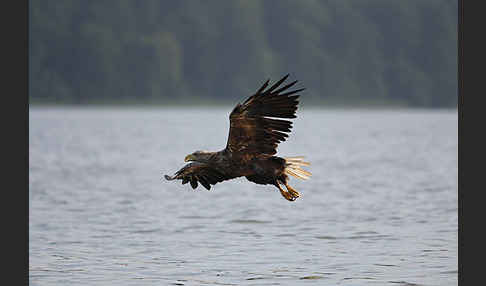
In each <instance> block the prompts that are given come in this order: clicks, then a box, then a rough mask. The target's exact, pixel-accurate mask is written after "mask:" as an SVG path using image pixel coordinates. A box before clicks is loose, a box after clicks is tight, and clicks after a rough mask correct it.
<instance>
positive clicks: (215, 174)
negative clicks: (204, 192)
mask: <svg viewBox="0 0 486 286" xmlns="http://www.w3.org/2000/svg"><path fill="white" fill-rule="evenodd" d="M165 178H166V179H167V180H175V179H180V180H182V184H187V183H188V182H189V183H190V184H191V186H192V188H193V189H195V188H197V186H198V185H197V183H198V182H199V183H201V185H203V186H204V187H205V188H206V189H208V190H210V189H211V185H215V184H217V183H219V182H222V181H225V180H228V179H231V178H230V177H228V176H226V175H224V174H223V173H222V172H220V171H218V170H217V169H215V168H214V167H211V165H209V164H204V163H198V162H192V163H189V164H187V165H185V166H184V167H182V168H181V169H180V170H179V171H177V172H175V174H174V176H172V177H171V176H168V175H165Z"/></svg>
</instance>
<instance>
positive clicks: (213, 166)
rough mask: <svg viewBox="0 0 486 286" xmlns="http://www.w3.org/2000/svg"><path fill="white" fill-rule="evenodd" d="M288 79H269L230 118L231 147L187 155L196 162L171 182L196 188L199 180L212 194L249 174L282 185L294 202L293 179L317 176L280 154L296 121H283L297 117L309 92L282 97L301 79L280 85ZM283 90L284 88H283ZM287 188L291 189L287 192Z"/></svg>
mask: <svg viewBox="0 0 486 286" xmlns="http://www.w3.org/2000/svg"><path fill="white" fill-rule="evenodd" d="M287 77H288V75H287V76H285V77H284V78H282V79H281V80H279V81H278V82H277V83H275V84H274V85H272V86H271V87H270V88H268V89H267V90H265V88H266V87H267V86H268V82H269V81H268V80H267V81H266V82H265V83H264V84H263V86H262V87H261V88H260V89H259V90H258V91H257V92H256V93H255V94H254V95H252V96H250V97H249V98H248V99H247V100H246V101H245V102H244V103H243V104H238V105H236V106H235V108H234V109H233V111H232V112H231V114H230V131H229V135H228V142H227V145H226V148H225V149H223V150H221V151H218V152H203V151H196V152H194V153H192V154H190V155H187V156H186V158H185V161H186V162H187V161H192V162H191V163H189V164H187V165H185V166H184V167H183V168H182V169H180V170H179V171H177V172H176V173H175V174H174V176H172V177H171V176H167V175H166V176H165V178H166V179H167V180H174V179H181V180H182V184H186V183H190V184H191V186H192V188H194V189H195V188H196V187H197V185H198V182H199V183H201V184H202V185H203V186H204V187H205V188H206V189H208V190H210V189H211V185H215V184H217V183H219V182H222V181H225V180H230V179H233V178H237V177H241V176H245V177H246V178H247V180H249V181H250V182H253V183H256V184H263V185H266V184H272V185H274V186H276V187H277V188H278V189H279V190H280V193H281V194H282V196H283V197H284V198H286V199H287V200H289V201H293V200H295V199H296V198H298V197H299V193H298V192H297V191H295V190H294V189H293V188H292V187H290V186H289V185H288V179H289V177H288V175H291V176H294V177H297V178H300V179H308V178H309V177H310V176H311V174H310V173H309V172H307V171H305V170H303V169H302V168H301V167H302V166H308V165H309V163H307V162H304V161H303V160H302V159H303V157H289V158H281V157H278V156H274V155H275V154H276V153H277V150H276V149H277V145H278V143H280V142H282V141H285V139H286V138H287V137H288V134H287V133H288V132H290V129H291V128H292V122H291V121H288V120H283V119H280V118H295V117H296V116H295V111H296V110H297V104H298V100H297V98H298V97H299V95H293V94H295V93H297V92H299V91H302V90H303V89H298V90H294V91H289V92H285V93H282V92H283V91H285V90H287V89H288V88H290V87H291V86H292V85H294V84H295V83H296V82H297V81H294V82H292V83H290V84H288V85H286V86H283V87H280V88H278V87H279V86H280V84H281V83H282V82H283V81H285V79H286V78H287ZM277 88H278V89H277ZM281 184H283V185H285V187H286V188H287V191H285V190H284V189H283V188H282V187H281Z"/></svg>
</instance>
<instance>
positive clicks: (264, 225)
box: [29, 108, 458, 286]
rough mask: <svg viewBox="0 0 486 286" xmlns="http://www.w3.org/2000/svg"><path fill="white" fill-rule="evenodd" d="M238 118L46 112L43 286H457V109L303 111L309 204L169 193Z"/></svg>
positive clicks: (34, 263) (36, 135) (35, 214)
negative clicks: (188, 159)
mask: <svg viewBox="0 0 486 286" xmlns="http://www.w3.org/2000/svg"><path fill="white" fill-rule="evenodd" d="M230 109H231V108H220V109H219V108H218V109H204V108H180V109H155V108H154V109H143V108H140V109H136V108H132V109H127V108H125V109H123V108H119V109H117V108H110V109H95V108H30V111H29V214H30V216H29V279H30V284H31V285H300V284H309V283H311V284H317V285H337V284H338V285H441V286H442V285H457V269H458V260H457V258H458V252H457V244H458V242H457V237H458V236H457V231H458V222H457V206H458V196H457V190H458V179H457V173H458V168H457V154H458V152H457V148H458V147H457V111H428V110H394V111H382V110H360V109H353V110H327V109H323V110H318V109H315V110H314V109H307V110H305V109H304V110H299V111H298V118H297V119H296V120H294V122H295V123H294V129H293V131H292V134H291V136H290V137H289V139H288V141H286V142H284V143H282V144H280V147H279V153H278V154H279V155H282V156H295V155H304V156H306V159H307V160H309V161H310V162H311V163H312V165H311V166H310V168H308V169H309V170H310V171H311V172H312V173H313V177H312V178H311V179H310V180H308V181H298V180H296V179H292V180H291V185H292V186H294V187H295V188H296V189H297V190H298V191H299V192H300V193H301V198H299V199H297V200H296V201H295V202H288V201H286V200H285V199H284V198H283V197H282V196H281V195H280V194H279V192H278V190H277V189H276V188H274V187H272V186H262V185H256V184H253V183H250V182H248V181H247V180H246V179H244V178H238V179H235V180H232V181H227V182H224V183H221V184H217V185H216V186H214V187H213V188H212V189H211V191H206V190H205V189H203V188H202V187H201V186H200V187H198V191H193V190H192V189H191V188H190V186H189V185H184V186H183V185H181V184H180V182H177V183H176V182H168V181H165V180H162V179H161V178H162V175H163V174H172V173H173V172H174V171H176V170H178V169H179V168H180V167H182V166H183V165H184V162H183V158H184V156H185V155H187V154H189V153H191V152H193V151H195V150H200V149H206V150H220V149H223V148H224V146H225V144H226V138H227V135H228V128H229V121H228V114H229V111H230Z"/></svg>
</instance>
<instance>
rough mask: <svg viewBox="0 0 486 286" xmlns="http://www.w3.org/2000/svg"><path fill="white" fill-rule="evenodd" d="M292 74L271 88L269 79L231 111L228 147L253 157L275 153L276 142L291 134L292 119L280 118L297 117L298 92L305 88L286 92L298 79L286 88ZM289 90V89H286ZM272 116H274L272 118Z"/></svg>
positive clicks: (232, 151)
mask: <svg viewBox="0 0 486 286" xmlns="http://www.w3.org/2000/svg"><path fill="white" fill-rule="evenodd" d="M288 76H289V75H286V76H285V77H283V78H282V79H281V80H279V81H278V82H276V83H275V84H274V85H272V86H271V87H270V88H268V89H266V90H265V88H266V87H267V86H268V82H269V80H267V81H266V82H265V83H264V84H263V86H262V87H260V89H258V90H257V92H256V93H255V94H254V95H252V96H250V97H249V98H248V99H247V100H246V101H245V102H244V103H243V104H238V105H236V106H235V108H234V109H233V111H232V112H231V114H230V116H229V118H230V130H229V136H228V142H227V145H226V150H227V151H229V152H231V153H233V154H235V155H239V156H240V157H247V159H251V158H252V157H254V156H255V155H259V154H266V155H274V154H275V153H277V145H278V143H280V142H283V141H285V139H286V138H287V137H288V134H287V133H289V132H290V129H291V128H292V122H291V121H288V120H282V119H278V118H295V117H296V116H295V111H296V110H297V104H298V103H299V101H298V100H297V99H298V98H299V95H294V94H295V93H297V92H299V91H302V90H304V88H301V89H297V90H293V91H286V90H287V89H288V88H290V87H291V86H293V85H294V84H295V83H297V81H293V82H291V83H289V84H287V85H285V86H283V87H280V88H279V86H280V84H282V82H284V81H285V80H286V79H287V77H288ZM284 91H286V92H284ZM269 117H271V118H269Z"/></svg>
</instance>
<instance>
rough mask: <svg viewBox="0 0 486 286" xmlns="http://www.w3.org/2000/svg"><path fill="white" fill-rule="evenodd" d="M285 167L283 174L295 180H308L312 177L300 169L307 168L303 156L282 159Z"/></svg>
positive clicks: (307, 164)
mask: <svg viewBox="0 0 486 286" xmlns="http://www.w3.org/2000/svg"><path fill="white" fill-rule="evenodd" d="M284 159H285V163H286V167H285V170H284V172H285V173H286V174H288V175H291V176H294V177H296V178H299V179H302V180H307V179H309V178H310V176H311V175H312V174H311V173H310V172H308V171H306V170H304V169H302V168H301V166H309V165H310V163H309V162H304V161H303V159H304V157H303V156H297V157H287V158H284Z"/></svg>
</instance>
